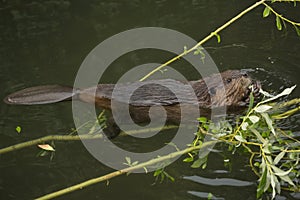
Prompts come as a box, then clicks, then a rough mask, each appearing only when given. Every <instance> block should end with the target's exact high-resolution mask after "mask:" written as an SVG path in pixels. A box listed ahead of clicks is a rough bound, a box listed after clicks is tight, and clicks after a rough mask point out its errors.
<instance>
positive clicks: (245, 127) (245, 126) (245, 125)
mask: <svg viewBox="0 0 300 200" xmlns="http://www.w3.org/2000/svg"><path fill="white" fill-rule="evenodd" d="M248 125H249V124H248V122H244V123H242V124H241V128H242V130H244V131H246V130H247V127H248Z"/></svg>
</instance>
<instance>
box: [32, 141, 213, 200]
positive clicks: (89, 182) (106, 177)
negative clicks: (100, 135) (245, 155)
mask: <svg viewBox="0 0 300 200" xmlns="http://www.w3.org/2000/svg"><path fill="white" fill-rule="evenodd" d="M212 143H216V141H208V142H206V143H203V144H202V145H198V146H193V147H190V148H186V149H184V150H181V151H176V152H174V153H171V154H168V155H165V156H160V157H158V158H154V159H152V160H149V161H147V162H144V163H140V164H138V165H135V166H131V167H127V168H124V169H122V170H119V171H115V172H112V173H109V174H106V175H104V176H100V177H97V178H93V179H90V180H87V181H85V182H82V183H79V184H76V185H73V186H71V187H68V188H65V189H62V190H59V191H56V192H53V193H50V194H47V195H45V196H42V197H39V198H37V199H38V200H43V199H52V198H55V197H58V196H62V195H64V194H67V193H70V192H73V191H76V190H80V189H82V188H84V187H87V186H90V185H93V184H96V183H100V182H103V181H106V180H109V179H111V178H114V177H117V176H120V175H123V174H127V173H129V172H133V171H134V170H137V169H142V168H145V167H146V166H150V165H154V164H157V163H160V162H162V161H165V160H169V159H172V158H175V157H178V156H181V155H183V154H187V153H189V152H192V151H195V150H199V149H201V148H205V147H206V146H210V145H211V144H212Z"/></svg>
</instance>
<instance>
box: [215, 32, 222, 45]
mask: <svg viewBox="0 0 300 200" xmlns="http://www.w3.org/2000/svg"><path fill="white" fill-rule="evenodd" d="M214 35H215V36H216V37H217V41H218V43H220V42H221V36H220V35H219V34H218V33H215V34H214Z"/></svg>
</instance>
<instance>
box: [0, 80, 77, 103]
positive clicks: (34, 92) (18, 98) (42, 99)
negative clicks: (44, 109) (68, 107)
mask: <svg viewBox="0 0 300 200" xmlns="http://www.w3.org/2000/svg"><path fill="white" fill-rule="evenodd" d="M76 94H77V90H73V88H72V87H68V86H61V85H43V86H36V87H30V88H26V89H23V90H20V91H17V92H14V93H12V94H10V95H8V96H7V97H5V99H4V102H5V103H7V104H19V105H37V104H49V103H56V102H60V101H64V100H70V99H71V98H72V97H73V96H75V95H76Z"/></svg>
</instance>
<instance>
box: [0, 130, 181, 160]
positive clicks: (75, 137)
mask: <svg viewBox="0 0 300 200" xmlns="http://www.w3.org/2000/svg"><path fill="white" fill-rule="evenodd" d="M177 127H178V126H171V125H169V126H164V127H163V128H160V127H157V128H149V129H142V130H132V131H127V132H126V134H128V135H135V134H139V133H147V132H155V131H162V130H169V129H174V128H177ZM126 134H125V133H124V132H122V133H121V134H120V136H124V135H126ZM100 138H103V135H102V134H101V133H99V134H97V135H96V134H84V135H80V136H79V135H48V136H45V137H41V138H38V139H35V140H30V141H26V142H23V143H19V144H16V145H12V146H9V147H5V148H2V149H0V155H1V154H4V153H8V152H11V151H15V150H19V149H23V148H26V147H30V146H34V145H37V144H42V143H45V142H48V141H72V140H93V139H100Z"/></svg>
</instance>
